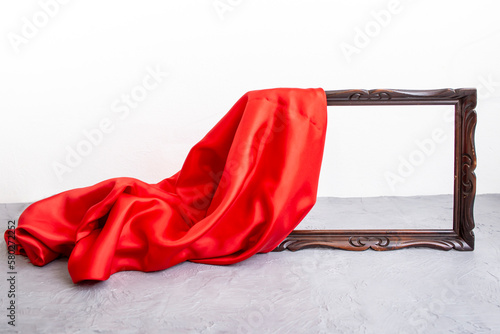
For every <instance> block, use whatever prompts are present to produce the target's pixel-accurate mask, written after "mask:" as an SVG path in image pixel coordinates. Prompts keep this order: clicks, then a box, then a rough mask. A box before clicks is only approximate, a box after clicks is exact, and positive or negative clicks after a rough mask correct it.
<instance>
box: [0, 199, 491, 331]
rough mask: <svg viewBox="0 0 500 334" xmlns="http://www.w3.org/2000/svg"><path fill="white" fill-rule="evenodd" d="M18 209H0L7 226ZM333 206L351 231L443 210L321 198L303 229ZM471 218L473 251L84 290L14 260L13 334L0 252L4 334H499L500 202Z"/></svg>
mask: <svg viewBox="0 0 500 334" xmlns="http://www.w3.org/2000/svg"><path fill="white" fill-rule="evenodd" d="M443 200H445V199H444V198H443ZM391 202H392V204H391ZM445 202H446V201H445ZM384 203H385V204H384ZM420 203H424V202H420ZM357 205H358V206H359V205H361V206H359V207H358V209H356V206H357ZM419 205H420V204H419ZM24 206H25V205H18V204H4V205H0V223H1V224H2V225H1V226H2V227H3V229H5V228H7V221H8V220H9V219H15V218H17V216H18V215H19V213H20V212H21V211H22V210H23V208H24ZM332 206H333V207H334V208H335V210H337V211H336V212H337V215H342V220H341V221H343V222H351V223H353V224H354V222H363V221H366V219H363V216H364V217H365V218H366V217H367V215H368V216H370V215H371V216H370V217H371V218H370V219H372V217H380V215H383V214H384V212H385V211H387V212H389V213H390V214H389V215H386V217H387V216H394V214H393V213H391V212H392V211H391V210H394V207H397V208H399V209H400V210H401V212H407V213H409V214H410V217H409V218H408V217H407V218H406V219H405V220H401V219H400V220H398V222H399V223H400V222H401V221H403V222H411V223H412V224H413V223H415V222H416V221H418V222H422V221H426V220H427V218H424V219H423V220H422V219H421V217H424V216H425V217H429V215H430V216H432V215H435V216H436V217H438V216H439V217H441V214H442V211H441V209H443V207H444V206H443V205H430V204H429V205H423V206H420V207H419V209H418V210H416V205H415V203H412V201H408V200H403V201H401V202H399V203H397V205H396V206H394V201H392V200H391V201H388V200H387V199H381V198H378V199H372V201H370V199H363V200H362V201H361V200H356V199H351V200H344V199H342V200H338V199H331V198H328V199H319V201H318V205H317V207H315V208H314V209H313V211H312V212H311V213H310V215H309V216H308V217H307V219H305V220H304V222H303V223H301V225H300V227H301V228H304V227H307V228H324V227H325V226H322V225H324V224H327V222H326V220H325V219H324V217H325V216H328V215H330V214H331V212H328V213H325V211H322V210H330V209H331V208H332ZM327 208H330V209H327ZM363 208H364V209H363ZM367 208H373V209H374V211H370V210H368V209H367ZM377 212H378V213H377ZM387 212H386V213H387ZM423 212H425V213H426V214H427V215H423ZM446 219H447V218H443V220H446ZM475 221H476V228H475V230H474V231H475V234H476V250H475V251H474V252H458V251H448V252H445V251H437V250H433V249H424V248H421V249H417V248H411V249H403V250H397V251H389V252H375V251H370V250H368V251H364V252H347V251H341V250H331V249H307V250H301V251H298V252H288V251H285V252H278V253H269V254H258V255H255V256H253V257H252V258H250V259H248V260H246V261H243V262H241V263H238V264H235V265H231V266H211V265H203V264H195V263H190V262H186V263H183V264H180V265H177V266H175V267H173V268H170V269H167V270H164V271H159V272H154V273H142V272H121V273H117V274H114V275H112V276H111V278H110V279H109V280H108V281H105V282H101V283H85V284H79V285H75V284H73V283H72V282H71V279H70V277H69V274H68V271H67V260H66V259H59V260H56V261H54V262H52V263H50V264H48V265H46V266H45V267H35V266H33V265H31V264H30V263H29V262H28V260H27V259H26V258H24V257H22V256H17V257H16V265H17V266H16V271H17V275H16V288H15V289H16V297H15V303H16V304H15V306H16V327H15V328H12V327H11V326H9V325H8V324H7V321H8V320H9V319H8V318H7V317H6V315H7V312H8V311H7V309H6V308H7V307H8V305H9V304H8V303H9V302H10V299H9V298H8V296H7V295H8V289H9V284H8V282H7V279H8V277H9V276H8V274H7V271H8V268H7V250H6V247H5V245H4V246H3V247H2V249H1V251H0V269H1V270H2V272H3V274H2V275H3V278H2V279H1V282H2V283H1V284H0V304H1V305H0V309H1V310H3V311H2V312H1V317H0V319H2V320H0V332H4V331H7V330H9V329H11V330H13V329H14V330H17V331H19V332H20V333H35V332H36V333H110V332H118V331H119V332H120V333H500V244H499V240H500V194H499V195H481V196H477V197H476V204H475ZM384 222H387V220H384ZM447 223H448V222H446V224H447ZM14 332H15V331H14Z"/></svg>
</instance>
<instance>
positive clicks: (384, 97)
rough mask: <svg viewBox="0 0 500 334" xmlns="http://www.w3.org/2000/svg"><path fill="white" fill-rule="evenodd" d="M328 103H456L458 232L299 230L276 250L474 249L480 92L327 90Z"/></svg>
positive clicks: (455, 216) (455, 219)
mask: <svg viewBox="0 0 500 334" xmlns="http://www.w3.org/2000/svg"><path fill="white" fill-rule="evenodd" d="M325 93H326V99H327V105H329V106H341V105H454V106H455V179H454V180H455V182H454V203H453V229H449V230H433V229H412V230H295V231H293V232H292V233H291V234H290V235H289V236H288V237H286V238H285V240H283V242H281V244H280V245H279V246H278V247H277V248H276V249H275V251H283V250H285V249H288V250H291V251H296V250H299V249H304V248H316V247H329V248H339V249H344V250H354V251H361V250H366V249H369V248H371V249H374V250H377V251H382V250H395V249H400V248H406V247H430V248H435V249H440V250H450V249H456V250H461V251H472V250H474V232H473V229H474V217H473V208H474V198H475V194H476V176H475V174H474V170H475V168H476V152H475V144H474V131H475V127H476V120H477V116H476V111H475V110H474V108H475V107H476V101H477V92H476V89H471V88H467V89H439V90H389V89H374V90H339V91H326V92H325Z"/></svg>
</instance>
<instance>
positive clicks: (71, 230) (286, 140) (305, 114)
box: [5, 88, 327, 283]
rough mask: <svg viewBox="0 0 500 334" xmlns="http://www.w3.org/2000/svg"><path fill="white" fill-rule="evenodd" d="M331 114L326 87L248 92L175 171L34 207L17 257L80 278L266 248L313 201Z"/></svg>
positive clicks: (24, 221) (23, 223) (230, 258)
mask: <svg viewBox="0 0 500 334" xmlns="http://www.w3.org/2000/svg"><path fill="white" fill-rule="evenodd" d="M326 119H327V117H326V97H325V93H324V91H323V90H322V89H287V88H279V89H269V90H261V91H251V92H248V93H247V94H245V95H244V96H243V97H242V98H240V100H239V101H238V102H236V104H235V105H234V106H233V107H232V108H231V110H230V111H229V112H228V113H227V114H226V115H225V116H224V117H223V118H222V120H220V121H219V123H218V124H217V125H216V126H215V127H214V128H213V129H212V130H211V131H210V132H209V133H208V134H207V135H206V136H205V137H204V138H203V139H202V140H201V141H200V142H199V143H198V144H196V145H195V146H194V147H193V148H192V149H191V151H190V152H189V154H188V156H187V158H186V161H185V162H184V165H183V167H182V169H181V170H180V171H179V172H178V173H177V174H175V175H173V176H172V177H170V178H168V179H165V180H163V181H161V182H160V183H157V184H147V183H144V182H141V181H139V180H136V179H132V178H115V179H111V180H106V181H103V182H100V183H98V184H96V185H94V186H90V187H86V188H80V189H74V190H69V191H66V192H63V193H60V194H58V195H55V196H52V197H49V198H47V199H44V200H41V201H39V202H36V203H34V204H32V205H31V206H29V207H28V208H27V209H26V210H25V211H24V212H23V213H22V215H21V217H20V218H19V224H18V227H17V228H16V230H15V233H16V234H15V237H16V239H15V241H16V245H17V250H16V254H23V255H27V256H28V258H29V259H30V261H31V262H32V263H33V264H34V265H37V266H43V265H45V264H47V263H49V262H50V261H52V260H54V259H56V258H58V257H60V256H67V257H69V261H68V270H69V273H70V275H71V278H72V280H73V282H75V283H77V282H80V281H83V280H106V279H108V278H109V276H110V275H111V274H113V273H115V272H118V271H123V270H140V271H156V270H162V269H166V268H168V267H171V266H174V265H176V264H178V263H180V262H183V261H187V260H188V261H193V262H199V263H208V264H220V265H222V264H232V263H236V262H239V261H242V260H245V259H247V258H248V257H250V256H252V255H253V254H255V253H258V252H269V251H271V250H273V249H274V248H275V247H276V246H277V245H278V244H279V243H280V242H281V241H282V240H283V239H284V238H285V237H286V236H287V235H288V234H289V233H290V232H291V231H292V230H293V229H294V228H295V226H297V224H298V223H299V222H300V221H301V220H302V218H304V216H305V215H306V214H307V213H308V212H309V210H310V209H311V208H312V206H313V205H314V203H315V201H316V192H317V185H318V178H319V171H320V166H321V160H322V156H323V146H324V141H325V133H326ZM5 239H6V240H7V233H5Z"/></svg>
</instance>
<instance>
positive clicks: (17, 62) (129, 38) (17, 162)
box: [0, 0, 500, 202]
mask: <svg viewBox="0 0 500 334" xmlns="http://www.w3.org/2000/svg"><path fill="white" fill-rule="evenodd" d="M499 9H500V3H499V2H498V1H493V0H491V1H473V2H472V1H431V0H413V1H410V0H400V1H399V2H398V1H397V0H396V1H389V0H381V1H353V0H349V1H347V0H345V1H344V0H342V1H319V0H308V1H298V0H286V1H285V0H281V1H262V0H252V1H244V0H216V1H214V0H207V1H200V0H199V1H191V0H188V1H186V0H184V1H159V0H157V1H124V0H121V1H118V0H116V1H106V2H102V1H95V0H94V1H92V0H90V1H77V0H72V1H67V0H66V1H63V0H59V1H56V0H40V1H19V2H12V1H11V2H2V3H1V4H0V35H1V36H2V39H1V42H0V113H1V118H0V202H26V201H34V200H38V199H41V198H43V197H46V196H49V195H52V194H55V193H57V192H60V191H63V190H66V189H70V188H74V187H80V186H87V185H91V184H94V183H96V182H99V181H101V180H103V179H106V178H111V177H116V176H131V177H136V178H139V179H142V180H144V181H146V182H158V181H160V180H161V179H163V178H165V177H169V176H170V175H172V174H173V173H175V172H176V171H177V170H178V169H179V168H180V167H181V165H182V162H183V160H184V158H185V156H186V154H187V153H188V150H189V148H190V147H191V146H192V145H193V144H195V143H196V142H197V141H198V140H199V139H201V138H202V136H203V135H204V134H205V133H206V132H207V131H208V130H209V129H210V128H211V127H212V126H213V125H214V124H215V123H216V122H217V121H218V120H219V119H220V118H221V117H222V116H223V115H224V114H225V112H226V111H227V110H228V109H229V108H230V107H231V106H232V105H233V103H234V102H236V100H237V99H238V98H239V97H240V96H241V95H242V94H244V93H245V92H246V91H249V90H254V89H263V88H272V87H304V88H308V87H322V88H324V89H326V90H333V89H345V88H406V89H430V88H444V87H452V88H459V87H476V88H478V90H479V103H478V108H477V110H478V127H477V131H476V144H477V153H478V168H477V175H478V188H477V190H478V193H492V192H496V193H498V192H500V176H499V173H498V166H500V149H499V144H500V136H499V134H498V130H497V129H498V128H499V125H500V112H499V109H500V108H499V107H500V66H499V59H500V57H499V56H500V24H499V23H498V22H499V21H498V13H499ZM47 13H48V14H47ZM384 13H385V14H387V13H390V15H384ZM377 18H378V21H377ZM360 31H367V32H368V33H369V34H370V35H371V36H367V37H366V38H363V36H362V34H364V33H360ZM346 50H348V51H346ZM152 72H156V81H155V80H153V79H152V78H153V77H152V76H151V73H152ZM166 72H168V75H165V73H166ZM144 80H146V81H145V82H144ZM144 84H145V85H146V88H147V89H146V88H144V87H143V88H141V86H143V85H144ZM131 93H133V94H135V96H136V98H137V99H138V100H140V101H138V100H135V101H130V102H129V103H130V104H129V105H130V106H127V104H126V102H125V100H124V99H125V98H126V95H130V94H131ZM140 93H143V95H140ZM393 125H394V126H396V125H397V124H393ZM99 127H101V130H100V131H102V130H106V133H104V134H103V137H102V138H99V137H98V136H96V135H95V134H96V132H95V131H94V129H96V128H99ZM85 133H87V134H89V133H90V134H94V136H95V137H94V142H95V143H94V144H92V145H91V146H88V140H87V138H86V135H85ZM351 138H353V139H352V141H354V142H355V143H358V146H359V143H362V142H363V141H366V137H364V136H363V133H359V135H358V136H353V137H351ZM85 142H87V144H85ZM86 145H87V146H86ZM411 145H414V143H411ZM412 147H413V146H411V147H410V146H408V147H406V148H404V149H402V151H401V152H402V153H401V154H402V155H403V156H405V154H408V153H409V152H411V151H412V149H413V148H412ZM78 148H79V149H80V150H81V151H82V152H86V154H87V155H85V156H83V157H80V158H78V157H75V156H72V157H69V156H71V153H70V152H71V151H73V150H77V149H78ZM351 153H352V154H351V156H349V154H348V155H347V158H346V159H347V161H348V160H349V159H356V155H357V152H351ZM68 159H69V160H68ZM332 159H333V160H332ZM67 161H70V162H71V164H68V162H67ZM353 161H354V160H353ZM325 163H326V164H330V165H335V160H334V158H328V159H326V160H325ZM70 165H71V166H70ZM54 166H58V172H56V171H55V169H54ZM62 166H66V167H65V168H63V167H62ZM347 170H348V171H349V169H347ZM347 173H349V172H347ZM351 173H354V172H351ZM350 176H351V177H352V176H353V175H350ZM354 176H355V175H354ZM328 182H331V180H328V179H325V178H324V177H323V179H322V184H323V185H325V184H327V183H328ZM431 183H432V182H431ZM384 187H386V185H385V186H384ZM322 189H323V190H322V192H321V195H345V196H349V195H352V194H356V193H357V191H360V192H362V193H363V194H365V195H377V194H383V192H384V190H383V189H381V187H380V186H377V184H373V185H366V184H364V185H360V188H353V185H346V184H344V185H338V186H337V187H335V189H333V190H331V189H330V190H329V187H326V188H325V187H323V188H322ZM379 190H380V192H379ZM435 191H436V192H439V191H440V190H435Z"/></svg>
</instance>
